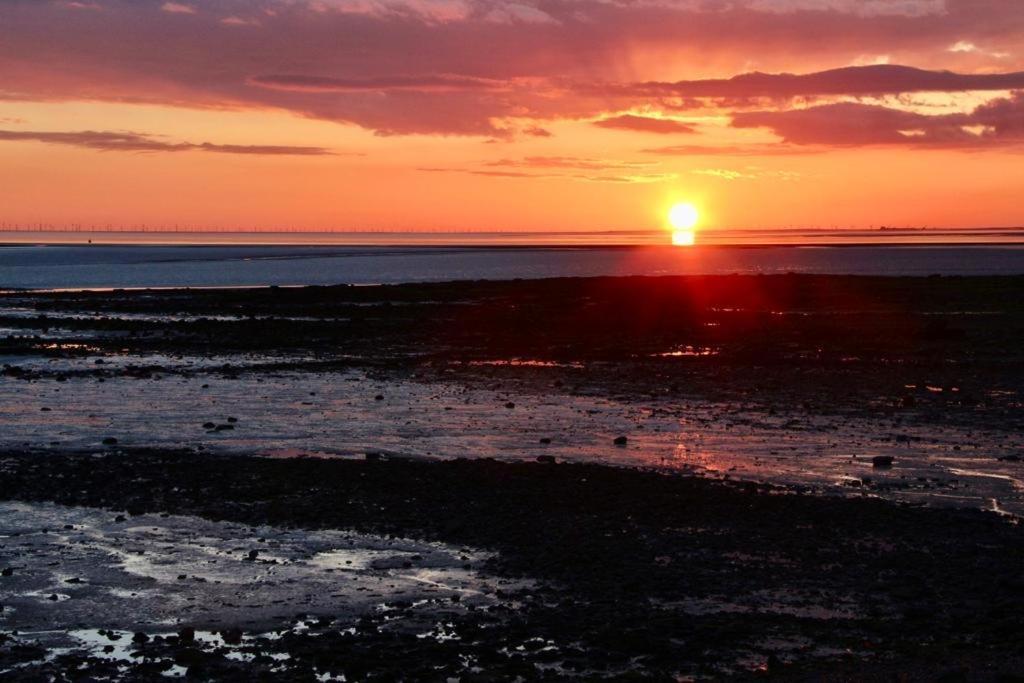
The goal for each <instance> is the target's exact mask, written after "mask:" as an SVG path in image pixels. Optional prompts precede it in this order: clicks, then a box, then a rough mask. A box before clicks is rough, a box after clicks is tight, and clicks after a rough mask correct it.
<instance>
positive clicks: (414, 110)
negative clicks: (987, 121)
mask: <svg viewBox="0 0 1024 683" xmlns="http://www.w3.org/2000/svg"><path fill="white" fill-rule="evenodd" d="M78 4H79V5H82V6H86V5H87V6H88V7H90V8H92V7H95V8H96V10H97V11H81V10H76V9H72V8H73V6H74V5H69V4H67V3H60V2H3V1H2V0H0V25H2V26H3V31H4V40H3V41H0V73H2V74H3V75H4V77H3V81H2V83H0V98H3V99H20V100H32V101H66V100H91V101H111V102H147V103H158V104H167V105H173V106H190V107H229V108H234V109H275V110H284V111H289V112H293V113H295V114H297V115H300V116H304V117H313V118H318V119H323V120H328V121H335V122H339V123H348V124H354V125H358V126H361V127H363V128H366V129H369V130H373V131H375V132H377V133H380V134H385V135H397V134H438V135H474V136H481V137H485V138H490V137H505V138H507V137H509V136H510V135H512V134H513V133H512V131H516V130H523V129H525V128H529V127H544V126H545V125H546V124H545V122H546V121H553V120H562V119H577V120H590V119H593V118H594V117H597V116H600V115H601V114H603V113H604V112H607V111H609V110H610V109H611V110H619V111H626V110H634V111H639V110H650V111H680V110H681V109H685V108H686V107H687V106H699V105H701V104H703V103H702V102H700V101H699V100H702V99H712V100H722V101H724V102H716V103H715V104H716V106H720V105H722V104H723V103H724V104H726V105H728V104H729V103H730V101H740V100H749V99H751V98H767V99H771V100H775V99H785V98H792V97H815V96H829V95H837V96H859V95H861V94H874V93H904V92H921V91H924V90H930V89H938V90H941V91H947V92H948V91H957V92H959V91H961V90H965V89H983V90H989V89H1004V88H1005V89H1012V88H1024V82H1022V78H1024V77H1022V76H1021V74H1020V73H1017V72H1019V71H1020V70H1024V51H1022V50H1021V49H1020V46H1021V45H1022V44H1024V12H1022V11H1021V7H1020V0H984V1H980V0H945V1H944V2H942V1H940V0H934V1H932V0H857V1H855V0H728V1H726V0H600V1H594V2H580V1H579V0H517V1H515V2H513V1H510V0H218V1H217V2H215V3H214V2H209V3H197V2H187V1H186V2H164V1H163V0H132V1H131V2H125V1H124V0H88V2H87V3H85V2H80V3H78ZM168 12H171V13H172V15H173V16H172V15H169V14H168ZM243 23H245V24H247V25H246V26H245V27H244V30H243V29H241V28H240V26H242V24H243ZM958 43H962V44H963V45H968V44H969V45H973V46H984V49H983V50H981V49H978V50H971V51H963V52H950V51H949V49H948V48H949V46H951V45H956V44H958ZM864 55H872V56H874V55H887V56H888V58H889V59H890V60H891V61H892V62H893V64H894V65H893V66H886V65H879V66H865V67H860V68H859V69H858V68H857V67H844V68H840V69H831V70H828V71H821V69H823V68H825V67H826V66H834V65H848V64H852V63H854V61H856V60H858V59H860V58H862V57H863V56H864ZM895 64H913V65H915V66H916V67H920V68H914V69H911V68H909V67H900V66H895ZM754 68H756V69H757V70H759V71H760V72H763V73H741V72H749V71H750V70H751V69H754ZM945 69H950V70H951V71H948V72H947V71H944V70H945ZM996 71H998V72H1000V73H993V72H996ZM666 73H668V74H678V75H674V76H673V79H672V80H669V79H667V78H666V76H665V74H666ZM737 73H741V75H740V76H736V77H734V78H727V77H726V78H717V79H710V80H709V79H707V78H703V76H704V75H706V74H711V75H716V74H720V75H724V76H729V75H731V74H737ZM676 78H678V79H680V80H676ZM744 106H750V105H749V103H745V105H744ZM757 106H758V107H761V108H763V107H764V106H766V105H765V104H764V103H758V104H757ZM651 118H653V117H651ZM607 125H614V124H607ZM680 132H682V131H680Z"/></svg>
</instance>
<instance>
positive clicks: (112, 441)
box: [103, 436, 117, 446]
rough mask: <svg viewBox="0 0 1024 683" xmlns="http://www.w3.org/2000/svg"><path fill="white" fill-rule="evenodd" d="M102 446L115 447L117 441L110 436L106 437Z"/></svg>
mask: <svg viewBox="0 0 1024 683" xmlns="http://www.w3.org/2000/svg"><path fill="white" fill-rule="evenodd" d="M103 445H104V446H116V445H117V439H115V438H114V437H112V436H108V437H107V438H105V439H103Z"/></svg>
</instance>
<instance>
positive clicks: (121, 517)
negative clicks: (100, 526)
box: [114, 515, 127, 522]
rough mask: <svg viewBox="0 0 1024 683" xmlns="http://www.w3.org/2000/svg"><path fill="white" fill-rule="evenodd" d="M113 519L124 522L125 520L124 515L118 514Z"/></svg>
mask: <svg viewBox="0 0 1024 683" xmlns="http://www.w3.org/2000/svg"><path fill="white" fill-rule="evenodd" d="M114 521H115V522H124V521H127V520H126V518H125V516H124V515H118V516H117V517H114Z"/></svg>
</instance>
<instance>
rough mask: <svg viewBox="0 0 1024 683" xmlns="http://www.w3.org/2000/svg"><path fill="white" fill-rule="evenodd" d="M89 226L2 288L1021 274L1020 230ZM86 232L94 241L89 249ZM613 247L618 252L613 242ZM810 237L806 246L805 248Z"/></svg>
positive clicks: (9, 263) (13, 260)
mask: <svg viewBox="0 0 1024 683" xmlns="http://www.w3.org/2000/svg"><path fill="white" fill-rule="evenodd" d="M699 239H700V242H701V245H700V246H697V247H683V248H681V247H672V246H668V245H666V244H664V242H665V241H667V233H665V232H664V231H654V232H652V231H633V232H602V233H598V232H592V233H580V232H574V233H570V232H549V233H307V234H296V233H153V232H150V233H123V232H118V233H88V232H63V233H44V232H22V233H11V232H7V233H3V234H2V235H0V244H2V243H5V242H6V246H0V288H42V289H61V288H68V289H77V288H102V287H183V286H188V287H231V286H236V287H237V286H260V285H328V284H339V283H350V284H378V283H399V282H431V281H441V280H475V279H514V278H545V277H576V276H595V275H687V274H723V273H780V272H798V273H835V274H857V275H931V274H941V275H1001V274H1024V231H1021V230H1013V229H971V230H927V231H921V230H874V231H867V230H860V231H855V230H733V231H717V232H716V231H710V230H709V231H702V232H701V233H700V238H699ZM90 240H91V243H90ZM609 245H614V246H609ZM808 245H814V246H808Z"/></svg>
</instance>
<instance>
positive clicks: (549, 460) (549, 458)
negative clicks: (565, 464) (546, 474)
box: [537, 455, 555, 465]
mask: <svg viewBox="0 0 1024 683" xmlns="http://www.w3.org/2000/svg"><path fill="white" fill-rule="evenodd" d="M537 462H542V463H544V464H545V465H554V464H555V456H553V455H538V456H537Z"/></svg>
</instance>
